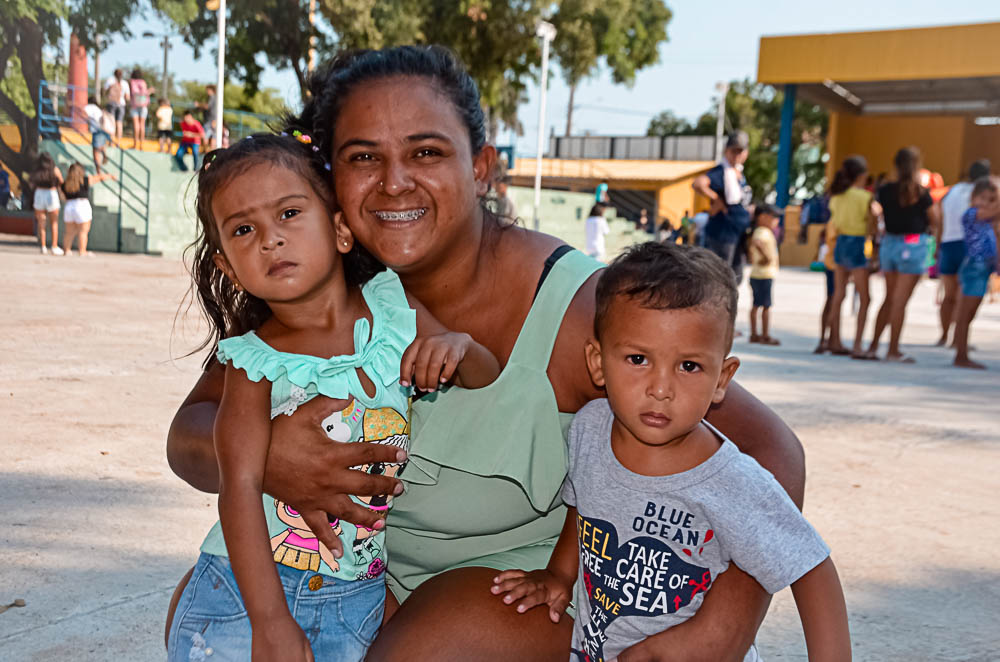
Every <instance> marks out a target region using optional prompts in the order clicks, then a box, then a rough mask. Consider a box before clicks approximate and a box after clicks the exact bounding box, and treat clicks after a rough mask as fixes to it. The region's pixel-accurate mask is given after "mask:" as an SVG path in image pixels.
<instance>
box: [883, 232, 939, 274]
mask: <svg viewBox="0 0 1000 662" xmlns="http://www.w3.org/2000/svg"><path fill="white" fill-rule="evenodd" d="M929 249H930V235H926V234H907V235H902V234H887V235H885V237H883V238H882V247H881V249H880V250H879V260H880V261H881V263H882V271H886V272H889V271H898V272H899V273H901V274H911V275H920V274H922V273H924V271H926V267H927V252H928V250H929Z"/></svg>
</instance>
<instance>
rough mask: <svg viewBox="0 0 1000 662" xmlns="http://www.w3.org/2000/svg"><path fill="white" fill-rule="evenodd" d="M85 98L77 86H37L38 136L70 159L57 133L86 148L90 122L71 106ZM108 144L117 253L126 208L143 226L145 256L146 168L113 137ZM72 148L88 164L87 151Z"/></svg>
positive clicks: (147, 197)
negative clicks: (112, 153) (114, 155)
mask: <svg viewBox="0 0 1000 662" xmlns="http://www.w3.org/2000/svg"><path fill="white" fill-rule="evenodd" d="M88 94H89V90H88V89H87V88H85V87H81V86H76V85H53V84H50V83H49V82H48V81H46V80H42V81H41V82H40V83H39V89H38V112H37V113H36V115H37V116H38V132H39V135H41V136H42V137H43V138H44V137H51V138H52V139H53V140H58V141H59V142H60V144H62V145H63V151H64V152H65V153H66V155H67V156H69V157H71V158H72V157H73V155H72V154H70V152H69V149H68V148H67V147H66V146H65V145H66V143H65V141H63V140H62V131H61V130H62V129H66V130H68V131H70V132H71V133H73V134H75V135H77V136H79V137H81V138H83V139H85V140H86V141H87V144H88V145H89V144H90V141H91V138H92V133H91V132H92V131H93V127H91V121H90V119H89V118H88V117H87V116H86V114H85V113H84V112H83V110H82V109H81V108H80V106H79V105H78V104H77V103H75V101H76V100H79V99H81V98H82V100H83V101H84V102H86V99H87V96H88ZM81 95H82V96H81ZM85 131H86V133H85ZM108 142H109V144H111V145H114V146H115V147H117V148H118V159H117V160H118V164H117V168H118V172H117V173H113V174H116V176H117V177H118V242H117V243H118V251H119V252H121V250H122V215H123V213H124V210H125V208H126V207H128V208H129V209H131V210H132V211H133V212H134V213H135V214H136V215H138V216H139V217H140V218H141V219H142V221H143V223H144V224H145V233H144V236H143V252H146V253H148V252H149V202H150V194H149V191H150V184H151V177H150V171H149V168H147V167H146V166H145V165H144V164H143V163H142V161H140V160H139V159H138V158H136V157H135V156H134V155H133V154H131V153H130V152H129V150H126V149H123V148H122V146H121V145H120V144H119V143H118V142H117V141H115V140H114V138H113V137H110V136H109V138H108ZM76 147H77V148H79V150H78V151H82V152H83V158H82V159H78V160H81V161H84V162H86V161H87V160H89V157H90V154H88V153H87V150H86V149H85V148H84V147H82V146H80V145H76ZM78 156H79V155H78ZM126 164H128V166H129V167H128V168H126ZM109 165H110V166H112V167H111V168H108V169H109V170H113V169H114V165H115V164H114V163H113V161H112V160H111V159H108V160H106V161H105V162H104V163H103V164H102V166H104V167H107V166H109Z"/></svg>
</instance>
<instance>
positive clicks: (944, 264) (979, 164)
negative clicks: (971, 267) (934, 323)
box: [937, 159, 990, 347]
mask: <svg viewBox="0 0 1000 662" xmlns="http://www.w3.org/2000/svg"><path fill="white" fill-rule="evenodd" d="M989 174H990V162H989V159H980V160H979V161H976V162H975V163H973V164H972V165H970V166H969V171H968V178H967V179H966V181H964V182H958V183H957V184H955V185H954V186H952V187H951V189H950V190H949V191H948V193H947V194H946V195H945V196H944V198H943V199H942V200H941V202H940V203H938V204H939V205H940V208H941V230H940V232H939V233H938V236H937V243H938V259H937V265H938V276H939V277H940V278H941V288H942V289H943V290H944V297H943V298H942V299H941V308H940V312H941V337H940V338H938V341H937V344H938V346H940V347H943V346H944V345H947V344H948V332H949V331H950V330H951V326H952V324H953V323H954V322H955V314H956V313H957V312H958V311H957V308H956V304H957V303H958V268H959V266H960V265H961V264H962V260H964V259H965V233H964V232H963V230H962V216H963V215H964V214H965V211H966V210H967V209H968V208H969V206H970V202H971V199H972V188H973V186H974V182H976V181H977V180H979V179H982V178H983V177H986V176H988V175H989ZM952 346H954V343H952Z"/></svg>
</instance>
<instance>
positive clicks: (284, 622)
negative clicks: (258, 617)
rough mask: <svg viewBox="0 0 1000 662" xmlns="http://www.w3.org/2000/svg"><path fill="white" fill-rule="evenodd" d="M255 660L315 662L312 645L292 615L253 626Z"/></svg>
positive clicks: (253, 653)
mask: <svg viewBox="0 0 1000 662" xmlns="http://www.w3.org/2000/svg"><path fill="white" fill-rule="evenodd" d="M252 630H253V638H252V643H251V646H252V649H251V650H252V652H251V659H252V660H253V662H271V660H283V661H288V662H314V660H315V658H314V657H313V652H312V647H311V646H310V645H309V640H308V639H306V635H305V633H304V632H303V631H302V628H300V627H299V624H298V623H296V622H295V619H294V618H292V617H291V616H286V617H283V618H274V619H271V620H269V621H268V622H267V623H260V624H256V625H254V626H253V628H252Z"/></svg>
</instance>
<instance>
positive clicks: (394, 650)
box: [167, 47, 803, 661]
mask: <svg viewBox="0 0 1000 662" xmlns="http://www.w3.org/2000/svg"><path fill="white" fill-rule="evenodd" d="M311 85H312V90H311V91H312V101H311V102H310V104H309V105H308V107H307V108H306V109H305V111H304V113H303V116H302V118H301V119H300V122H301V126H302V127H303V129H308V130H309V131H310V132H311V135H312V136H313V140H315V141H316V142H317V144H318V147H319V148H320V149H321V151H322V152H323V153H324V154H328V155H329V156H330V159H331V162H332V170H333V177H334V183H335V189H336V191H337V196H338V204H339V206H340V207H341V209H342V211H343V214H344V215H345V218H346V220H347V222H348V224H349V225H350V227H351V230H352V232H353V233H354V235H355V237H356V239H357V240H358V241H359V242H360V243H361V244H362V245H363V246H364V247H366V248H367V249H368V250H369V251H370V252H371V253H373V254H374V255H375V256H376V257H377V258H378V259H380V260H381V261H382V262H384V263H385V264H386V265H388V266H389V267H391V268H392V269H394V270H396V272H397V273H398V274H399V275H400V278H401V279H402V281H403V283H404V285H405V287H407V288H408V289H409V290H410V291H411V292H412V293H413V294H414V295H415V296H416V297H417V298H419V299H421V300H422V302H423V303H424V305H425V306H427V307H428V309H430V310H431V311H432V312H433V314H434V315H435V316H437V317H438V319H440V320H441V322H442V323H444V324H448V325H453V326H454V328H455V329H456V330H459V331H463V332H466V333H469V334H470V335H471V336H472V337H474V338H476V339H477V340H478V341H479V342H481V343H482V344H484V345H486V347H487V348H488V349H490V350H491V351H492V352H493V353H494V355H495V356H496V357H497V358H498V359H499V360H500V362H501V365H503V366H504V371H503V373H502V374H501V376H500V378H499V379H498V380H497V382H495V383H494V384H493V385H491V386H490V387H488V388H486V389H481V390H480V391H478V392H473V391H462V390H459V389H451V390H449V391H447V392H438V393H435V394H432V395H430V396H427V397H425V398H424V399H422V400H419V401H418V402H416V403H414V408H413V442H412V443H413V445H412V451H411V454H410V465H409V467H408V468H407V470H406V480H407V494H406V496H405V497H404V498H401V499H399V500H397V502H396V506H395V508H394V511H393V513H392V515H390V519H389V528H390V529H391V534H390V535H389V536H388V537H387V542H388V544H389V546H390V550H389V552H390V557H391V559H392V560H391V561H390V563H389V566H390V569H389V572H390V575H391V577H392V582H391V584H392V588H393V592H394V594H395V595H396V596H397V598H399V599H404V598H406V602H405V603H404V604H403V605H402V606H401V607H399V609H398V610H397V611H395V613H394V614H391V613H390V612H391V611H392V609H390V604H391V603H394V600H392V599H391V596H390V599H389V600H387V603H386V607H387V619H388V620H387V622H386V624H385V625H384V626H383V629H382V631H381V634H380V635H379V638H378V639H377V640H376V642H375V645H374V646H373V648H372V649H371V651H370V653H369V656H368V659H369V660H429V659H434V660H470V659H497V658H500V657H503V658H506V659H516V660H560V661H562V660H565V659H566V657H567V655H568V651H569V640H570V633H571V627H570V626H569V624H568V623H567V622H563V623H560V624H558V625H554V624H552V623H551V622H550V621H549V619H548V616H547V614H545V613H542V612H543V611H544V610H536V611H534V612H529V613H527V614H517V613H516V612H515V611H514V610H511V609H509V608H508V607H507V606H506V605H504V604H503V603H502V602H501V601H500V600H499V599H497V598H496V597H495V596H493V595H492V594H491V593H490V590H489V587H490V586H491V584H492V579H493V577H494V576H495V575H496V572H497V570H498V569H507V568H513V567H529V568H537V567H541V566H543V565H544V564H545V563H546V562H547V560H548V557H549V554H550V552H551V550H552V546H553V544H554V541H555V539H556V538H557V536H558V535H559V532H560V529H561V527H562V522H563V520H564V512H563V511H562V507H561V505H560V504H559V500H558V499H557V497H556V495H557V493H558V490H559V487H560V484H561V482H562V479H563V477H564V475H565V459H566V451H565V442H564V440H563V437H562V431H563V430H564V429H565V427H566V425H567V424H568V421H569V418H570V414H569V413H570V412H575V411H577V410H578V409H579V408H580V407H581V406H582V405H583V404H585V403H586V402H587V401H589V400H591V399H594V398H596V397H600V395H601V393H600V391H599V390H598V389H597V388H595V387H594V385H593V384H592V382H591V381H590V378H589V376H588V374H587V372H586V367H585V364H584V360H583V348H584V343H585V342H586V339H587V338H588V337H589V336H590V335H591V333H592V327H593V318H594V286H595V284H596V277H595V276H594V272H595V271H596V270H597V269H598V268H600V265H599V264H598V263H596V262H595V261H593V260H591V259H589V258H587V257H586V256H584V255H582V254H580V253H578V252H576V251H572V250H570V249H568V248H567V247H564V245H563V243H562V242H561V241H559V240H558V239H556V238H554V237H550V236H547V235H543V234H540V233H536V232H531V231H528V230H526V229H524V228H521V227H517V226H510V225H508V224H504V223H502V222H501V221H500V220H499V219H497V218H496V217H495V216H494V215H492V214H490V213H488V212H487V211H485V209H484V207H483V197H484V196H485V195H486V192H487V190H488V184H489V180H490V175H491V173H492V172H493V168H494V164H495V162H496V150H495V149H494V148H493V147H492V146H491V145H487V144H486V140H485V129H484V122H483V112H482V107H481V106H480V102H479V94H478V90H477V89H476V86H475V83H474V82H473V81H472V79H471V78H470V77H469V76H468V74H467V73H466V72H465V71H464V69H463V68H462V67H461V65H460V64H459V63H458V62H457V61H456V60H455V59H454V58H453V56H451V55H450V53H449V52H448V51H446V50H445V49H442V48H438V47H401V48H394V49H388V50H384V51H363V52H357V53H348V54H344V55H341V56H340V57H338V58H337V59H336V60H334V61H333V62H332V64H331V65H330V66H328V67H327V68H325V69H324V70H321V71H320V72H319V73H318V75H317V76H316V77H315V78H314V79H313V80H312V84H311ZM221 391H222V371H221V369H220V368H219V367H218V366H214V367H212V368H210V369H209V370H208V371H206V373H205V374H204V375H202V377H201V379H200V380H199V382H198V383H197V384H196V385H195V388H194V390H193V391H192V392H191V394H190V395H189V396H188V398H187V400H186V401H185V402H184V404H183V405H182V406H181V409H180V410H179V411H178V413H177V415H176V417H175V418H174V422H173V424H172V426H171V431H170V435H169V439H168V447H167V453H168V459H169V460H170V463H171V466H172V467H173V469H174V471H175V472H176V473H178V475H180V476H181V477H183V478H184V479H185V480H187V481H188V482H189V483H191V484H192V485H193V486H195V487H198V488H200V489H203V490H205V491H215V490H216V489H217V487H218V469H217V464H216V461H215V456H214V449H213V445H212V425H213V421H214V417H215V413H216V410H217V406H218V402H219V397H220V394H221ZM477 393H478V396H477V395H476V394H477ZM343 406H344V403H342V402H338V403H332V404H331V403H329V402H326V403H323V402H320V401H319V399H316V400H313V401H311V402H309V403H307V404H306V405H304V406H303V407H301V408H300V409H299V411H298V412H297V413H296V414H295V415H294V416H290V417H279V419H276V421H275V423H274V427H273V432H272V442H271V448H270V451H269V453H268V465H267V470H266V476H265V479H266V480H265V482H266V484H265V486H264V487H265V490H266V491H267V493H268V494H271V495H274V496H276V497H279V498H282V499H283V500H285V501H286V502H287V503H292V504H295V506H296V508H297V509H298V510H300V512H301V511H303V510H308V509H318V510H322V511H326V512H328V513H330V514H331V515H336V516H339V517H341V518H344V519H347V520H348V521H356V522H358V523H359V524H362V525H368V526H370V525H371V524H372V523H373V521H374V518H373V517H372V514H371V512H369V511H366V510H364V509H361V508H358V507H357V506H355V505H354V504H353V503H352V502H351V501H350V500H349V498H348V497H347V495H348V494H358V495H368V494H380V493H382V494H384V493H387V492H391V491H394V490H398V489H401V485H398V484H397V481H395V480H394V479H388V478H387V477H385V476H368V475H365V474H360V473H359V472H354V471H350V470H349V468H350V467H352V466H357V465H360V464H364V463H365V462H369V461H370V459H369V458H371V457H377V456H378V453H379V452H380V451H379V449H378V448H377V447H374V446H373V445H371V444H335V443H332V442H330V441H329V440H328V439H327V438H326V437H325V436H324V435H323V434H322V433H320V432H318V431H317V430H315V429H314V427H315V426H316V425H317V424H318V423H319V421H321V420H322V419H323V418H324V417H325V416H327V415H328V414H329V413H330V412H332V411H334V410H336V409H338V408H342V407H343ZM560 412H564V413H560ZM709 419H710V420H711V421H712V422H713V423H714V424H715V425H717V426H719V427H720V428H721V429H723V430H724V431H727V432H728V433H729V434H731V435H732V436H734V437H736V438H737V439H739V440H741V445H742V447H743V448H744V449H745V450H748V451H749V452H750V453H752V454H753V455H754V456H755V457H757V458H758V459H759V460H760V461H761V462H762V463H763V464H764V465H765V466H766V467H768V468H769V469H770V470H771V471H772V473H774V474H775V475H776V476H777V477H778V479H779V480H781V481H783V484H784V485H785V486H786V489H788V490H789V492H790V493H791V494H792V496H793V498H795V499H796V500H797V501H799V500H800V499H801V494H802V486H803V468H802V463H801V449H800V447H799V446H798V443H797V441H796V440H795V438H794V435H792V434H791V432H790V431H789V430H788V429H787V428H786V427H785V426H784V425H783V424H782V423H781V421H780V420H779V419H778V418H777V417H776V416H775V415H774V414H773V413H772V412H770V411H769V410H768V409H767V408H766V407H764V406H763V405H761V404H760V403H759V402H757V401H756V400H755V399H754V398H753V397H752V396H750V395H749V394H747V393H746V391H744V390H742V389H740V388H739V387H736V388H734V389H731V390H730V395H729V396H727V398H726V400H725V402H724V403H723V404H722V405H720V406H719V407H718V408H717V409H715V410H713V411H712V412H711V413H710V415H709ZM291 439H294V440H295V442H294V444H292V443H289V440H291ZM366 446H368V447H369V448H364V447H366ZM313 528H314V530H322V529H321V528H320V527H319V526H318V525H317V526H315V527H313ZM325 528H327V529H328V528H329V527H325ZM324 535H325V534H324ZM334 540H336V538H331V540H330V542H329V543H327V541H326V540H324V543H327V544H328V545H330V544H332V545H334V546H335V543H334V542H333V541H334ZM766 606H767V596H766V594H765V593H764V591H763V589H761V588H760V587H759V586H758V585H757V584H756V582H754V581H753V580H751V579H749V578H748V577H747V575H745V574H743V573H742V572H740V571H739V570H737V569H735V568H734V569H732V570H731V572H727V573H725V575H724V576H723V577H721V578H720V579H719V581H718V582H717V583H716V584H715V586H714V587H713V590H712V592H711V594H710V595H709V597H708V599H707V600H706V602H705V607H703V609H702V610H701V611H700V612H699V613H698V616H696V617H695V618H694V619H692V620H691V621H688V623H685V624H684V625H682V626H678V627H677V628H673V629H671V630H670V631H669V632H667V633H664V634H663V635H659V636H657V637H655V638H652V639H650V640H647V643H645V644H644V645H645V646H665V647H671V648H672V649H675V650H678V651H683V652H685V653H690V654H689V655H688V656H687V658H686V659H689V660H695V659H706V660H719V659H723V658H724V657H726V656H730V657H739V658H742V653H743V652H744V651H745V650H746V649H747V648H748V647H749V645H750V643H751V642H752V640H753V636H754V633H755V631H756V628H757V626H758V624H759V622H760V619H762V618H763V615H764V612H765V611H766ZM390 616H391V618H389V617H390ZM566 620H568V619H566ZM699 656H700V657H699Z"/></svg>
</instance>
